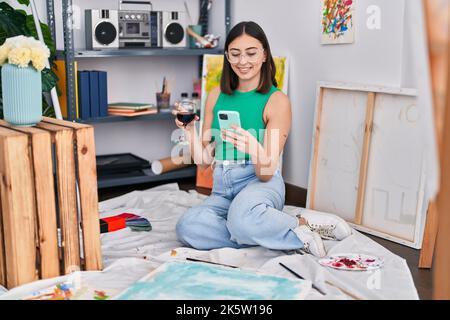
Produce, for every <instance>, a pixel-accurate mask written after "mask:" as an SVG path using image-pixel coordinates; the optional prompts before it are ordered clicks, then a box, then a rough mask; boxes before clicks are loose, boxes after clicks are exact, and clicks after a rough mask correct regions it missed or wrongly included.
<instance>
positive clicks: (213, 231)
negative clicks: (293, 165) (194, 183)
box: [176, 163, 303, 250]
mask: <svg viewBox="0 0 450 320" xmlns="http://www.w3.org/2000/svg"><path fill="white" fill-rule="evenodd" d="M284 197H285V186H284V181H283V177H282V176H281V174H280V172H279V170H277V171H276V173H275V174H274V176H273V177H272V179H271V180H269V181H267V182H262V181H260V180H259V179H258V177H257V176H256V174H255V168H254V166H253V164H249V163H246V164H232V165H222V164H220V165H219V164H216V166H215V169H214V186H213V190H212V194H211V195H210V196H209V197H208V198H207V199H206V200H205V201H204V202H203V203H202V204H200V205H198V206H194V207H192V208H190V209H188V210H187V212H186V213H185V214H184V215H183V216H182V217H181V218H180V220H179V221H178V223H177V227H176V231H177V235H178V239H179V240H180V241H181V242H183V243H184V244H185V245H188V246H191V247H193V248H195V249H198V250H210V249H218V248H226V247H228V248H243V247H249V246H257V245H259V246H263V247H265V248H268V249H274V250H294V249H300V248H303V243H302V242H301V241H300V239H299V238H298V237H297V236H296V234H295V233H294V231H292V230H293V229H295V228H296V227H297V225H298V219H297V218H296V217H293V216H290V215H288V214H286V213H284V212H282V211H281V210H282V209H283V206H284Z"/></svg>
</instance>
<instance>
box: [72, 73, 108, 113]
mask: <svg viewBox="0 0 450 320" xmlns="http://www.w3.org/2000/svg"><path fill="white" fill-rule="evenodd" d="M78 101H79V109H80V114H79V116H80V118H81V119H92V118H99V117H106V116H108V83H107V74H106V72H105V71H78Z"/></svg>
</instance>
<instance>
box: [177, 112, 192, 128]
mask: <svg viewBox="0 0 450 320" xmlns="http://www.w3.org/2000/svg"><path fill="white" fill-rule="evenodd" d="M195 116H196V114H195V113H194V112H178V114H177V119H178V121H180V122H182V123H183V124H184V125H185V126H187V125H188V124H189V123H190V122H191V121H192V120H194V119H195Z"/></svg>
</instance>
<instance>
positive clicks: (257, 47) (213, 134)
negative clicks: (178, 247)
mask: <svg viewBox="0 0 450 320" xmlns="http://www.w3.org/2000/svg"><path fill="white" fill-rule="evenodd" d="M275 72H276V70H275V64H274V61H273V58H272V55H271V51H270V46H269V43H268V41H267V38H266V35H265V33H264V31H263V30H262V29H261V27H260V26H259V25H258V24H256V23H254V22H241V23H239V24H237V25H236V26H235V27H234V28H233V29H232V30H231V31H230V33H229V35H228V37H227V39H226V42H225V59H224V65H223V73H222V79H221V83H220V87H217V88H214V89H213V90H212V91H211V92H210V93H209V95H208V98H207V101H206V106H205V111H204V115H203V116H204V122H203V130H202V132H203V134H202V137H199V135H198V133H197V131H196V128H195V125H194V122H191V123H190V124H188V125H187V126H186V127H185V126H183V123H181V122H179V121H178V120H176V124H177V126H178V127H180V128H185V130H186V136H187V138H188V140H189V142H190V149H191V154H192V157H193V159H194V162H195V163H196V164H198V165H202V166H209V165H211V164H212V165H213V167H214V186H213V190H212V194H211V195H210V196H209V197H208V198H207V199H206V200H205V201H204V202H203V203H202V204H201V205H199V206H195V207H192V208H190V209H189V210H188V211H187V212H186V213H185V214H184V215H183V216H182V217H181V218H180V220H179V221H178V224H177V235H178V238H179V240H180V241H181V242H183V243H184V244H186V245H189V246H191V247H193V248H196V249H199V250H209V249H216V248H223V247H232V248H242V247H248V246H256V245H260V246H263V247H266V248H269V249H275V250H298V249H301V250H303V251H306V252H308V253H311V254H313V255H315V256H318V257H322V256H324V255H325V254H326V253H325V249H324V245H323V242H322V239H321V236H322V237H324V238H327V239H335V240H340V239H343V238H345V237H346V236H348V235H350V234H351V229H350V227H349V226H348V225H347V224H346V223H345V222H344V221H343V220H342V219H340V218H338V217H335V216H332V215H324V214H319V213H311V212H310V211H308V210H304V211H302V214H301V216H297V217H293V216H291V215H288V214H286V213H284V212H282V209H283V206H284V200H285V185H284V181H283V178H282V176H281V174H280V170H279V163H280V157H281V154H282V152H283V149H284V146H285V143H286V140H287V138H288V134H289V131H290V129H291V121H292V114H291V103H290V101H289V98H288V97H287V96H286V95H285V94H284V93H282V92H281V91H279V90H278V89H277V88H276V86H277V83H276V80H275ZM179 111H182V110H179ZM229 111H234V112H238V113H239V119H240V127H238V126H237V125H233V126H231V129H230V128H227V130H224V128H221V126H220V123H221V122H220V121H219V113H223V112H229ZM222 119H223V118H222ZM196 120H198V118H196Z"/></svg>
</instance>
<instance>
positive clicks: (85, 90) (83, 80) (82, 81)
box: [77, 71, 91, 119]
mask: <svg viewBox="0 0 450 320" xmlns="http://www.w3.org/2000/svg"><path fill="white" fill-rule="evenodd" d="M77 76H78V103H79V110H80V114H79V116H80V118H81V119H89V118H90V116H91V114H90V110H91V94H90V85H89V72H88V71H78V73H77Z"/></svg>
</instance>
